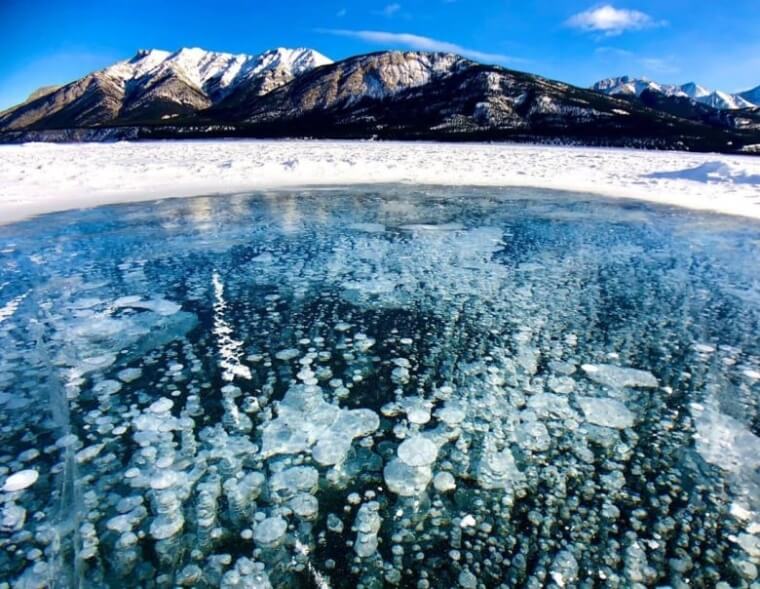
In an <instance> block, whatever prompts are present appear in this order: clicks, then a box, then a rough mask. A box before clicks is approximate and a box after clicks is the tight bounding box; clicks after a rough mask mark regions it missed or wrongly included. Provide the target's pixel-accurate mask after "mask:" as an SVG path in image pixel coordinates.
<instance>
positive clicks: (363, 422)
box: [330, 409, 380, 438]
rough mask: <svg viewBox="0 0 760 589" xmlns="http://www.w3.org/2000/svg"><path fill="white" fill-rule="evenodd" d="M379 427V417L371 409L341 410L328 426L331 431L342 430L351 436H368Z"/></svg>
mask: <svg viewBox="0 0 760 589" xmlns="http://www.w3.org/2000/svg"><path fill="white" fill-rule="evenodd" d="M379 427H380V417H378V415H377V413H375V412H374V411H372V410H371V409H352V410H350V411H341V413H340V415H339V416H338V419H337V420H336V421H335V423H334V424H333V425H332V426H331V427H330V430H331V431H333V432H344V433H345V434H346V435H348V436H351V437H352V438H360V437H363V436H368V435H369V434H372V433H374V432H376V431H377V429H378V428H379Z"/></svg>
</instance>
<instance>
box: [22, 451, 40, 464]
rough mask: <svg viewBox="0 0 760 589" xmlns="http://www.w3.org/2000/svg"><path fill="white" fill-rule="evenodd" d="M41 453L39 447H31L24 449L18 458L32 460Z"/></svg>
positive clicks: (25, 460)
mask: <svg viewBox="0 0 760 589" xmlns="http://www.w3.org/2000/svg"><path fill="white" fill-rule="evenodd" d="M39 455H40V451H39V450H37V448H30V449H29V450H24V451H23V452H22V453H21V454H19V455H18V459H19V460H20V461H21V462H30V461H32V460H34V459H35V458H37V457H38V456H39Z"/></svg>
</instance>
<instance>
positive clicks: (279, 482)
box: [269, 466, 319, 498]
mask: <svg viewBox="0 0 760 589" xmlns="http://www.w3.org/2000/svg"><path fill="white" fill-rule="evenodd" d="M318 483H319V473H318V472H317V469H316V468H314V467H312V466H293V467H291V468H286V469H285V470H282V471H280V472H276V473H274V474H273V475H272V477H271V478H270V479H269V490H270V492H271V493H272V494H273V495H276V496H278V497H282V498H287V497H292V496H294V495H296V494H297V493H298V492H299V491H304V492H307V493H313V492H314V491H316V489H317V484H318Z"/></svg>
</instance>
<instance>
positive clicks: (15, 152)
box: [0, 140, 760, 223]
mask: <svg viewBox="0 0 760 589" xmlns="http://www.w3.org/2000/svg"><path fill="white" fill-rule="evenodd" d="M371 183H414V184H433V185H455V186H457V185H459V186H465V185H472V186H525V187H535V188H551V189H559V190H571V191H579V192H589V193H594V194H600V195H606V196H611V197H622V198H634V199H643V200H647V201H652V202H658V203H665V204H671V205H676V206H681V207H687V208H692V209H700V210H709V211H717V212H722V213H728V214H733V215H743V216H747V217H753V218H758V219H760V158H758V157H753V156H725V155H717V154H691V153H682V152H653V151H635V150H622V149H594V148H584V147H549V146H535V145H533V146H529V145H509V144H493V145H489V144H445V143H395V142H388V143H386V142H358V141H357V142H350V141H340V142H339V141H233V140H228V141H223V140H220V141H166V142H149V143H128V142H124V143H111V144H103V143H91V144H65V145H61V144H51V143H31V144H26V145H2V146H0V222H3V223H9V222H13V221H18V220H21V219H24V218H27V217H30V216H32V215H36V214H40V213H47V212H52V211H61V210H67V209H73V208H85V207H92V206H96V205H101V204H109V203H118V202H128V201H137V200H153V199H157V198H166V197H181V196H198V195H209V194H225V193H235V192H242V191H246V190H255V189H263V188H266V189H272V188H278V187H293V186H314V185H325V186H327V185H329V186H339V185H347V184H371Z"/></svg>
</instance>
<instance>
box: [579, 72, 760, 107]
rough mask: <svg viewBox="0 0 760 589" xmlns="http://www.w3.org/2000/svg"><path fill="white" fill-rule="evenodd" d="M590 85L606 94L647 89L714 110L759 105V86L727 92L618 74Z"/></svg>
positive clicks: (635, 94) (633, 92)
mask: <svg viewBox="0 0 760 589" xmlns="http://www.w3.org/2000/svg"><path fill="white" fill-rule="evenodd" d="M592 88H593V89H594V90H596V91H597V92H603V93H604V94H607V95H609V96H620V95H629V96H631V95H634V96H640V95H641V93H642V92H644V91H645V90H649V91H651V92H659V93H660V94H664V95H666V96H675V97H679V98H690V99H691V100H694V101H696V102H699V103H701V104H706V105H707V106H711V107H712V108H716V109H718V110H737V109H742V108H757V107H760V86H758V87H757V88H754V89H753V90H748V91H747V92H742V93H740V94H729V93H728V92H722V91H720V90H709V89H707V88H705V87H704V86H700V85H699V84H696V83H694V82H689V83H688V84H682V85H681V86H676V85H674V84H660V83H657V82H652V81H651V80H647V79H644V78H631V77H629V76H622V77H620V78H608V79H606V80H601V81H600V82H597V83H596V84H594V85H593V86H592Z"/></svg>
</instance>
